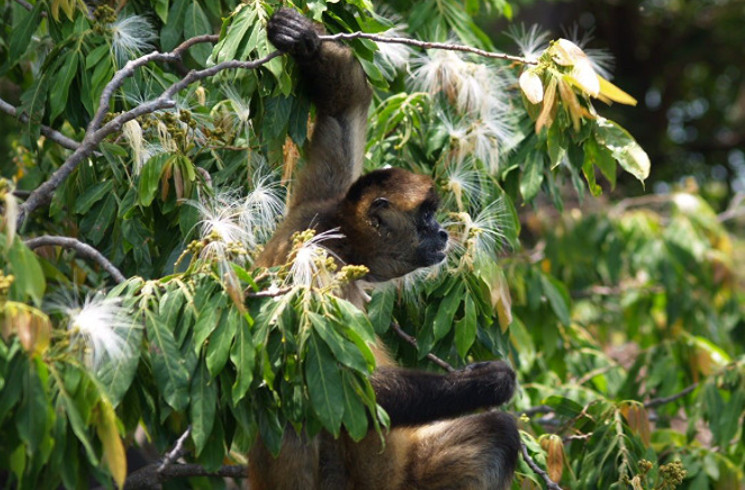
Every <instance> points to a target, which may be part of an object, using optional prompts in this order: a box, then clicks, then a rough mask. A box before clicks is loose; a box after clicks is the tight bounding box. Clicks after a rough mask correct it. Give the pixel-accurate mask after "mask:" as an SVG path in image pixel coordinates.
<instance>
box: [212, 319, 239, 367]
mask: <svg viewBox="0 0 745 490" xmlns="http://www.w3.org/2000/svg"><path fill="white" fill-rule="evenodd" d="M239 323H240V317H239V313H238V310H236V309H235V308H230V309H228V310H226V311H225V312H223V315H222V320H221V321H220V323H219V324H218V326H217V328H216V329H215V330H214V331H213V332H212V335H210V339H209V343H208V344H207V349H206V357H205V360H206V361H207V369H209V372H210V374H211V375H212V376H213V377H215V376H217V375H218V374H220V371H221V370H222V368H223V367H225V363H226V362H228V356H229V355H230V346H231V344H232V343H233V337H235V332H236V330H237V329H238V324H239Z"/></svg>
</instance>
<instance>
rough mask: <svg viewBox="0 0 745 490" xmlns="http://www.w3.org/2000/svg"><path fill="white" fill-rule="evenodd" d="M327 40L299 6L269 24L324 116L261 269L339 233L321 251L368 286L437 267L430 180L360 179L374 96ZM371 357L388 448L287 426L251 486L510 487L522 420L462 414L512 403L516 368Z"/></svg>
mask: <svg viewBox="0 0 745 490" xmlns="http://www.w3.org/2000/svg"><path fill="white" fill-rule="evenodd" d="M319 32H321V30H320V29H319V27H318V26H316V25H314V24H312V23H311V22H310V21H308V20H307V19H305V18H304V17H302V16H301V15H299V14H298V13H297V12H294V11H291V10H286V9H282V10H280V11H279V12H277V14H275V16H274V17H273V18H272V19H271V20H270V21H269V25H268V34H269V38H270V40H271V41H272V42H273V43H274V44H275V46H277V47H278V48H279V49H282V50H284V51H286V52H288V53H290V54H291V55H293V57H294V58H295V60H296V61H297V63H298V64H299V65H300V68H301V72H302V75H303V87H304V88H305V89H306V90H307V91H308V93H309V95H310V97H311V99H312V101H313V102H314V104H315V105H316V109H317V114H318V118H317V120H316V123H315V129H314V133H313V137H312V140H311V143H310V147H309V149H308V162H307V164H306V165H305V167H304V168H303V169H302V170H301V172H300V175H299V177H298V180H297V183H296V185H295V187H294V194H293V197H292V199H291V202H290V205H289V209H288V214H287V216H286V218H285V220H284V222H283V223H282V224H281V225H280V227H279V228H278V230H277V231H276V233H275V235H274V236H273V237H272V239H271V240H270V241H269V243H268V244H267V246H266V248H265V250H264V252H263V254H262V255H261V257H260V258H259V260H258V262H257V265H259V266H263V267H269V266H273V265H278V264H282V263H284V262H285V261H286V259H287V254H288V253H289V251H290V247H291V236H292V234H293V233H295V232H296V231H302V230H305V229H308V228H314V229H316V230H317V231H318V232H323V231H326V230H330V229H334V228H339V229H340V232H341V233H342V234H343V235H344V238H341V239H334V240H329V241H327V242H325V243H324V246H326V247H327V248H329V249H330V250H331V251H332V252H333V253H334V255H335V256H336V257H337V258H339V259H340V260H341V261H342V262H344V263H348V264H358V265H359V264H362V265H365V266H367V267H368V269H369V270H370V273H369V274H368V276H367V277H366V279H367V280H369V281H385V280H389V279H393V278H396V277H400V276H402V275H405V274H407V273H409V272H411V271H413V270H415V269H417V268H419V267H423V266H428V265H433V264H435V263H437V262H440V261H441V260H442V259H443V258H444V253H443V251H444V248H445V245H446V242H447V233H446V232H445V231H444V230H443V229H442V228H441V227H440V225H439V223H437V221H436V220H435V218H434V211H435V209H436V207H437V196H436V195H435V192H434V190H433V183H432V180H431V179H430V178H429V177H426V176H423V175H417V174H413V173H411V172H407V171H405V170H402V169H394V168H391V169H384V170H377V171H374V172H371V173H369V174H367V175H364V176H362V177H360V173H361V168H362V155H363V149H364V143H365V142H364V137H365V130H366V125H367V110H368V106H369V104H370V100H371V90H370V87H369V86H368V84H367V80H366V78H365V75H364V73H363V71H362V69H361V67H360V65H359V63H357V61H356V60H355V59H354V57H353V56H352V53H351V51H350V50H349V49H347V48H345V47H343V46H342V45H339V44H336V43H333V42H328V41H327V42H321V41H320V39H318V33H319ZM357 298H358V297H355V298H353V299H357ZM360 306H364V305H360ZM374 352H375V353H376V358H377V361H378V366H379V367H378V369H377V370H376V372H375V373H374V374H373V376H372V377H371V382H372V384H373V388H374V389H375V393H376V397H377V401H378V403H379V404H380V405H381V406H382V407H383V408H384V409H385V410H386V411H387V412H388V414H389V416H390V418H391V426H392V429H391V430H390V432H389V433H388V434H387V435H386V440H385V445H384V447H383V446H382V445H381V441H380V439H379V436H378V435H377V434H376V433H370V434H369V435H368V436H367V437H366V438H365V439H363V440H362V441H361V442H358V443H355V442H353V441H352V440H351V439H349V437H347V436H345V435H342V436H341V437H340V439H334V438H333V437H332V436H331V435H329V434H325V433H324V434H321V436H319V437H316V438H314V439H312V440H307V439H305V438H304V437H303V436H299V435H297V434H296V433H295V432H294V431H293V430H291V429H289V430H287V431H286V435H285V438H284V441H283V446H282V449H281V451H280V454H279V456H278V457H277V458H274V457H272V456H271V454H269V452H268V451H267V449H266V448H265V447H264V445H263V444H262V443H261V442H260V441H259V442H258V443H257V444H256V445H255V446H254V448H253V449H252V450H251V453H250V454H249V479H250V483H251V490H317V489H318V490H320V489H323V490H347V489H348V490H352V489H355V490H360V489H362V490H364V489H370V490H373V489H375V490H380V489H385V490H405V489H435V490H436V489H443V490H444V489H463V490H486V489H504V488H507V487H508V486H509V485H510V482H511V479H512V472H513V469H514V466H515V461H516V457H517V450H518V447H519V436H518V433H517V429H516V426H515V422H514V420H513V419H512V417H511V416H509V415H507V414H504V413H501V412H493V411H490V412H485V413H480V414H475V415H465V414H467V413H469V412H472V411H474V410H476V409H479V408H488V407H494V406H497V405H500V404H502V403H504V402H506V401H507V400H509V399H510V397H511V396H512V393H513V391H514V387H515V375H514V372H513V371H512V370H511V369H510V368H509V366H507V365H506V364H504V363H502V362H500V361H494V362H486V363H479V364H474V365H471V366H468V367H467V368H466V369H464V370H461V371H458V372H455V373H450V374H446V375H442V374H434V373H427V372H422V371H414V370H407V369H402V368H399V367H396V366H395V365H393V363H392V362H391V361H390V359H389V358H388V356H387V354H386V353H385V349H384V348H383V347H382V346H380V345H378V346H374ZM453 417H457V418H453Z"/></svg>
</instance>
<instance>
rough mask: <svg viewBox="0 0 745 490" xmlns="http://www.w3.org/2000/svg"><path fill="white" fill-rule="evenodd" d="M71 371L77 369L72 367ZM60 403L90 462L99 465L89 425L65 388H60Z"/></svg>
mask: <svg viewBox="0 0 745 490" xmlns="http://www.w3.org/2000/svg"><path fill="white" fill-rule="evenodd" d="M69 369H76V368H74V367H70V368H69ZM58 401H61V402H62V405H63V406H62V408H63V410H64V412H65V415H67V420H68V421H69V422H70V427H71V428H72V431H73V433H74V434H75V437H77V439H78V441H80V443H81V444H82V445H83V448H85V454H86V455H87V457H88V461H90V463H91V464H93V465H97V464H98V462H99V461H98V457H97V456H96V452H95V451H94V450H93V446H92V445H91V441H90V438H89V437H88V425H87V424H86V421H84V420H83V418H82V417H81V415H80V411H79V410H78V408H77V407H76V406H75V401H74V400H73V399H72V398H71V397H70V394H69V393H68V392H67V390H66V389H65V387H64V386H60V387H59V398H58Z"/></svg>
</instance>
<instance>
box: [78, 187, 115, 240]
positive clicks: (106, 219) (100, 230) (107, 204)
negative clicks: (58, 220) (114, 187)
mask: <svg viewBox="0 0 745 490" xmlns="http://www.w3.org/2000/svg"><path fill="white" fill-rule="evenodd" d="M116 208H117V202H116V197H115V195H114V194H109V195H108V196H106V200H104V201H103V202H102V203H98V204H96V205H95V206H94V207H93V209H92V210H91V211H90V212H89V213H88V214H86V215H85V216H84V217H83V219H82V220H81V221H80V229H81V231H82V232H83V233H85V236H86V237H87V238H88V241H89V242H90V243H91V245H98V244H99V243H100V242H101V240H103V237H104V236H105V235H106V232H107V231H108V230H109V226H110V225H111V223H112V222H113V221H114V217H115V216H116Z"/></svg>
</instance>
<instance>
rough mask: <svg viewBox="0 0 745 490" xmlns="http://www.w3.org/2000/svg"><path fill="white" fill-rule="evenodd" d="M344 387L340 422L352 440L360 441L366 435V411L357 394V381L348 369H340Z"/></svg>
mask: <svg viewBox="0 0 745 490" xmlns="http://www.w3.org/2000/svg"><path fill="white" fill-rule="evenodd" d="M342 381H343V383H342V386H343V388H344V417H343V418H342V422H343V423H344V427H346V429H347V432H348V433H349V436H350V437H351V438H352V440H353V441H360V440H362V438H363V437H365V436H366V435H367V413H366V410H365V405H364V404H363V403H362V400H361V399H360V395H358V394H357V389H360V388H359V381H358V380H357V379H355V377H354V374H352V373H350V372H349V371H342Z"/></svg>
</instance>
